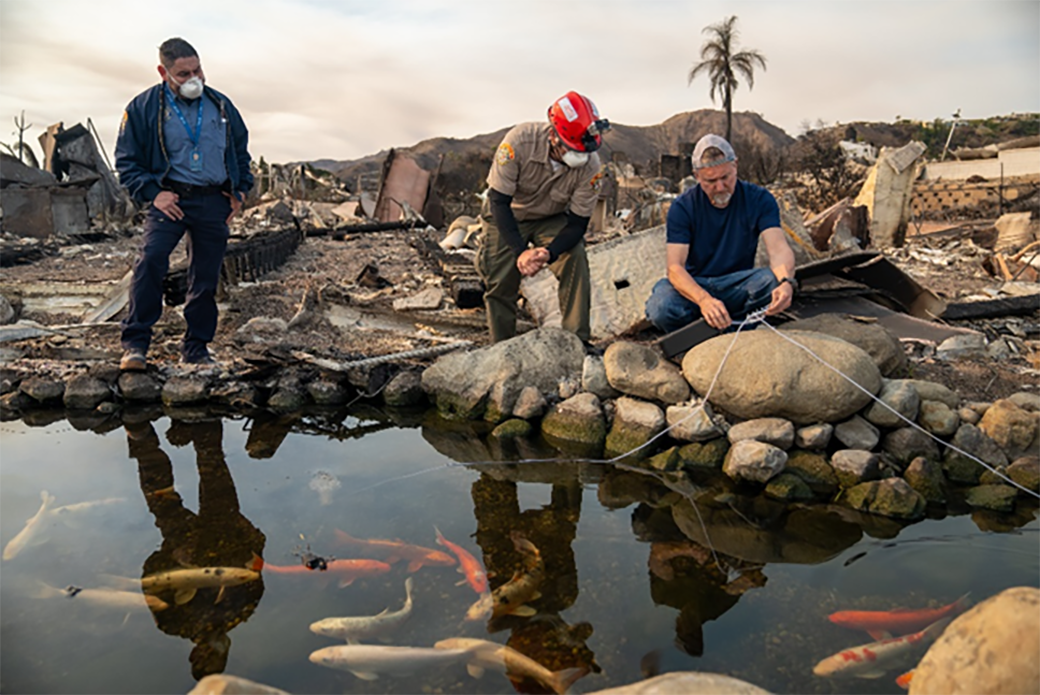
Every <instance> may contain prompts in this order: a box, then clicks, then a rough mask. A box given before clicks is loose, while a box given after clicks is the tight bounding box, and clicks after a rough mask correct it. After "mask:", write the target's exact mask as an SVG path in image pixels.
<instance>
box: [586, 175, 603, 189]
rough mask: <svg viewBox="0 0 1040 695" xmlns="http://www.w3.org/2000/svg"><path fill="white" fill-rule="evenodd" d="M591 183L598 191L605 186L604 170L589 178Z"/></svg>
mask: <svg viewBox="0 0 1040 695" xmlns="http://www.w3.org/2000/svg"><path fill="white" fill-rule="evenodd" d="M589 185H590V186H592V188H593V190H596V191H598V190H599V189H601V188H603V172H602V171H600V172H599V173H598V174H596V175H595V176H593V177H592V178H591V179H590V180H589Z"/></svg>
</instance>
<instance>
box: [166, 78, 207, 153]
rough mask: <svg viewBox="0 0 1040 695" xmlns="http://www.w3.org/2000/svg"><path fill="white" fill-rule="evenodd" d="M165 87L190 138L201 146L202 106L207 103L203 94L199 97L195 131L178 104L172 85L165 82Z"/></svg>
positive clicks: (194, 143) (172, 105)
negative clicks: (189, 125) (192, 130)
mask: <svg viewBox="0 0 1040 695" xmlns="http://www.w3.org/2000/svg"><path fill="white" fill-rule="evenodd" d="M163 87H165V88H166V94H167V95H168V96H169V97H170V106H171V107H173V112H174V113H175V114H177V118H179V119H181V124H182V125H183V126H184V130H186V131H188V139H189V140H191V144H192V146H194V147H198V146H199V136H201V135H202V106H203V104H204V103H205V99H204V98H203V96H200V97H199V99H200V100H201V101H199V116H198V118H197V119H196V121H195V132H194V133H192V132H191V128H190V127H188V121H186V120H185V119H184V114H183V113H181V109H180V107H179V106H177V100H176V99H175V98H174V96H173V90H171V89H170V85H169V84H167V83H166V82H163Z"/></svg>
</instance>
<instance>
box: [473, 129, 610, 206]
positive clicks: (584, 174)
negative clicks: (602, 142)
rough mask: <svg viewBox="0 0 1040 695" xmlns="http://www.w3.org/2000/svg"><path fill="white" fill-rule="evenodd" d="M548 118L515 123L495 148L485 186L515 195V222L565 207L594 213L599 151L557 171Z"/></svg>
mask: <svg viewBox="0 0 1040 695" xmlns="http://www.w3.org/2000/svg"><path fill="white" fill-rule="evenodd" d="M551 128H552V126H551V125H550V124H549V123H521V124H519V125H516V126H514V127H513V128H512V129H511V130H510V131H509V132H508V133H506V136H505V138H503V139H502V144H501V145H499V146H498V150H497V151H496V152H495V161H494V162H492V163H491V172H490V173H489V174H488V177H487V182H488V185H489V186H491V187H492V188H494V189H495V190H496V191H498V192H499V193H503V194H505V195H509V196H513V205H512V208H513V214H514V215H515V216H516V219H517V222H523V221H524V220H537V219H541V218H544V217H551V216H552V215H558V214H560V213H562V212H566V211H567V210H568V209H569V210H570V211H571V212H572V213H574V214H575V215H578V216H580V217H592V212H593V210H595V207H596V197H597V196H598V195H599V187H600V181H601V180H602V174H601V169H602V166H601V164H600V159H599V155H598V154H597V153H595V152H593V153H592V154H591V155H590V156H589V161H588V162H586V163H585V166H583V167H580V168H578V169H571V168H570V167H568V166H566V165H564V164H560V165H559V167H557V168H556V169H555V170H554V168H553V162H552V160H551V159H550V157H549V133H550V132H551Z"/></svg>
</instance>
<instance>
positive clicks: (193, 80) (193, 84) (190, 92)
mask: <svg viewBox="0 0 1040 695" xmlns="http://www.w3.org/2000/svg"><path fill="white" fill-rule="evenodd" d="M176 81H177V80H176V79H174V82H176ZM202 87H203V84H202V79H201V78H199V77H190V78H188V79H186V80H184V82H181V83H180V85H179V86H178V90H177V91H179V92H180V94H181V96H182V97H184V98H185V99H197V98H199V97H200V96H202Z"/></svg>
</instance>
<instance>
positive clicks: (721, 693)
mask: <svg viewBox="0 0 1040 695" xmlns="http://www.w3.org/2000/svg"><path fill="white" fill-rule="evenodd" d="M589 695H769V691H768V690H762V688H759V687H758V686H757V685H752V684H751V683H748V682H746V681H742V680H738V679H736V678H732V677H730V676H724V675H721V674H718V673H703V672H699V671H673V672H671V673H663V674H661V675H660V676H655V677H654V678H648V679H647V680H643V681H639V682H636V683H629V684H627V685H619V686H618V687H616V688H607V689H606V690H596V691H595V692H592V693H589Z"/></svg>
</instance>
